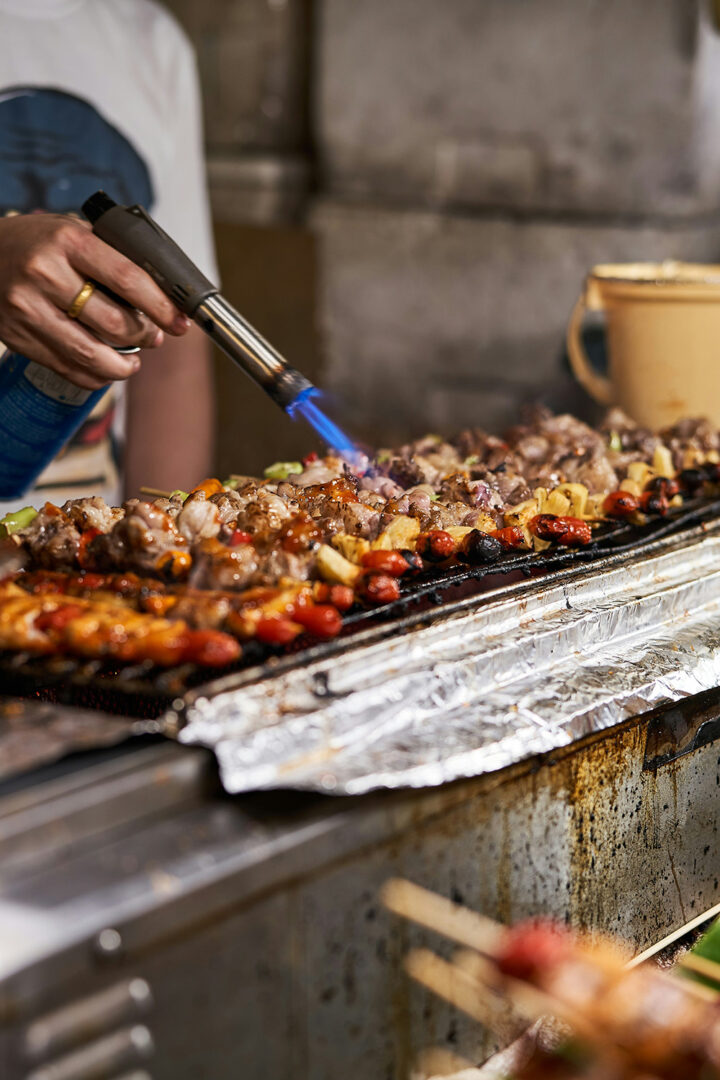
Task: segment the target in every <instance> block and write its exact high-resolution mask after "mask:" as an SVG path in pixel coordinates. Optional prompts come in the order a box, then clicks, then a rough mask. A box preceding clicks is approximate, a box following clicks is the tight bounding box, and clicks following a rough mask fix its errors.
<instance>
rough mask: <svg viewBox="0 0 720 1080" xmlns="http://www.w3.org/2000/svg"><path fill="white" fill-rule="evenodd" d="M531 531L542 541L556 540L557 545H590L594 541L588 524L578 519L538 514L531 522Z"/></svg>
mask: <svg viewBox="0 0 720 1080" xmlns="http://www.w3.org/2000/svg"><path fill="white" fill-rule="evenodd" d="M529 529H530V532H531V533H533V535H534V536H537V537H539V538H540V539H541V540H554V541H555V543H556V544H563V545H570V544H589V543H590V541H591V539H592V530H591V529H590V525H589V524H588V522H587V521H582V520H581V519H580V518H576V517H557V516H556V515H555V514H537V515H536V516H535V517H534V518H532V519H531V520H530V522H529Z"/></svg>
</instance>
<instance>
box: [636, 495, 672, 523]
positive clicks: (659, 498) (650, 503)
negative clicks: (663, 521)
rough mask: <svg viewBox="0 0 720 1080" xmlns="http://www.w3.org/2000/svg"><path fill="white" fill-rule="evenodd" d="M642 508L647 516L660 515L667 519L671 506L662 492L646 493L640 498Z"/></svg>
mask: <svg viewBox="0 0 720 1080" xmlns="http://www.w3.org/2000/svg"><path fill="white" fill-rule="evenodd" d="M640 508H641V509H642V510H644V511H645V513H646V514H659V515H660V517H665V515H666V514H667V512H668V510H669V504H668V501H667V499H666V498H665V496H664V495H663V494H662V493H661V492H657V491H644V492H643V493H642V495H641V496H640Z"/></svg>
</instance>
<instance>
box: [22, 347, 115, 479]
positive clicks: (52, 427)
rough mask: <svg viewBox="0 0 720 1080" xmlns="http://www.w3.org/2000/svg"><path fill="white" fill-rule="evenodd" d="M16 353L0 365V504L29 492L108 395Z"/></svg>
mask: <svg viewBox="0 0 720 1080" xmlns="http://www.w3.org/2000/svg"><path fill="white" fill-rule="evenodd" d="M106 390H107V387H102V388H101V389H100V390H83V389H82V388H81V387H79V386H75V385H74V384H73V383H71V382H68V380H67V379H65V378H63V377H62V375H57V374H56V373H55V372H54V371H51V370H50V369H49V368H46V367H43V366H42V365H41V364H37V363H35V361H34V360H28V359H27V357H25V356H20V355H18V354H17V353H7V354H6V355H5V357H4V358H3V360H2V362H0V498H5V499H7V498H16V497H18V496H22V495H24V494H25V492H27V491H28V490H29V489H30V488H31V487H32V485H33V483H34V482H35V480H36V479H37V478H38V476H39V475H40V473H41V472H42V471H43V469H44V468H45V466H46V465H49V464H50V462H51V461H52V460H53V458H54V457H55V456H56V455H57V454H58V453H59V452H60V450H61V449H62V448H63V446H65V444H66V443H67V442H68V440H69V439H71V438H72V436H73V435H74V434H75V432H76V431H77V429H78V428H79V427H80V425H81V424H82V422H83V420H84V419H85V417H86V416H88V415H89V414H90V413H91V412H92V410H93V409H94V407H95V404H96V402H98V401H99V400H100V398H101V397H102V396H103V394H104V393H105V392H106Z"/></svg>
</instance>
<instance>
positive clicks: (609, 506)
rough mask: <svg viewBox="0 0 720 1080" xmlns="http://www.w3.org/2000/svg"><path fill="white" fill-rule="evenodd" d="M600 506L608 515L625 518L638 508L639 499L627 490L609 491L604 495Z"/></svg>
mask: <svg viewBox="0 0 720 1080" xmlns="http://www.w3.org/2000/svg"><path fill="white" fill-rule="evenodd" d="M602 508H603V514H607V516H608V517H616V518H626V517H630V515H631V514H634V513H636V512H637V511H638V510H639V509H640V500H639V499H638V497H637V496H636V495H632V494H631V493H630V492H629V491H611V492H610V494H609V495H606V496H605V499H604V501H603V505H602Z"/></svg>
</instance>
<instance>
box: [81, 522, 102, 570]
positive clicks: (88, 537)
mask: <svg viewBox="0 0 720 1080" xmlns="http://www.w3.org/2000/svg"><path fill="white" fill-rule="evenodd" d="M99 535H100V530H99V529H86V530H85V532H84V533H82V535H81V536H80V541H79V543H78V551H77V561H78V563H79V564H80V566H81V568H82V569H83V570H85V569H90V568H91V566H92V563H93V560H92V557H91V555H90V552H89V551H88V548H89V547H90V544H92V542H93V540H94V539H95V537H96V536H99Z"/></svg>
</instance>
